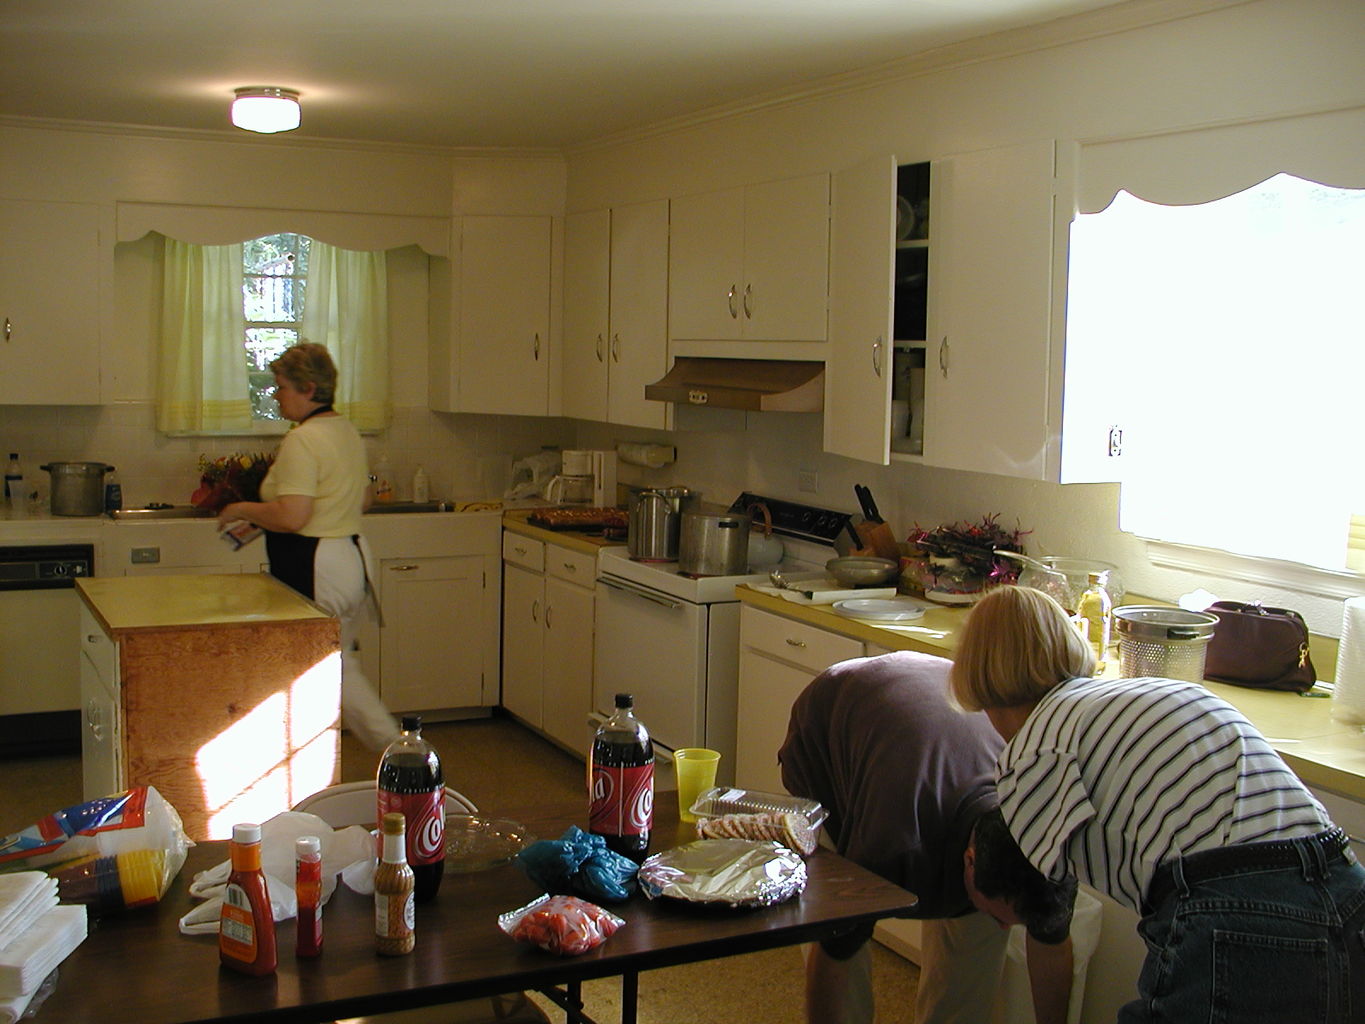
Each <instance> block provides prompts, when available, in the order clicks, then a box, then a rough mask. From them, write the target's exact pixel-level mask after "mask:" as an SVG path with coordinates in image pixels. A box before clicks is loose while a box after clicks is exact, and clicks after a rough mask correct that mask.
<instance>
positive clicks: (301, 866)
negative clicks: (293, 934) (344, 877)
mask: <svg viewBox="0 0 1365 1024" xmlns="http://www.w3.org/2000/svg"><path fill="white" fill-rule="evenodd" d="M294 896H295V898H296V899H297V900H298V904H299V913H298V938H297V940H296V942H295V946H294V952H295V954H296V955H298V956H318V955H320V954H321V953H322V841H321V840H320V839H318V837H317V836H300V837H299V838H298V839H296V840H295V841H294Z"/></svg>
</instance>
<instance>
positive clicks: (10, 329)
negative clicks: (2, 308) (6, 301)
mask: <svg viewBox="0 0 1365 1024" xmlns="http://www.w3.org/2000/svg"><path fill="white" fill-rule="evenodd" d="M13 333H14V325H13V324H12V323H10V322H9V317H5V340H6V341H9V339H10V335H12V334H13Z"/></svg>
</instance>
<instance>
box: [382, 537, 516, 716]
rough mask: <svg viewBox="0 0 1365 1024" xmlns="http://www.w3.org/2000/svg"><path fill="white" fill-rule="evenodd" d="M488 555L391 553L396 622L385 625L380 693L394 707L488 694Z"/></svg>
mask: <svg viewBox="0 0 1365 1024" xmlns="http://www.w3.org/2000/svg"><path fill="white" fill-rule="evenodd" d="M485 572H486V561H485V559H484V557H483V556H482V555H462V556H457V557H444V558H385V559H381V560H380V563H379V575H380V578H381V581H382V582H381V583H380V593H381V599H382V601H383V607H384V614H385V617H386V619H387V618H391V620H392V622H393V628H388V627H387V624H386V628H384V629H382V630H380V651H379V657H380V672H379V680H378V682H379V695H380V697H381V698H383V701H384V703H385V705H387V706H388V708H389V709H390V710H391V711H394V712H401V711H421V710H427V709H432V708H470V707H480V706H482V705H485V704H487V703H489V701H487V700H485V699H484V682H485V677H484V663H483V658H482V657H480V656H479V655H480V652H481V651H482V650H483V647H484V644H485V638H486V636H487V635H488V629H489V627H490V626H492V625H494V624H495V623H496V621H497V620H496V618H494V619H493V620H492V622H490V621H489V616H488V615H486V614H483V613H482V611H481V609H482V608H483V606H484V605H485V603H486V602H485V600H484V595H485V591H486V589H487V588H486V586H485V582H484V576H485Z"/></svg>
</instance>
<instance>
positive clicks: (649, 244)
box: [563, 200, 670, 430]
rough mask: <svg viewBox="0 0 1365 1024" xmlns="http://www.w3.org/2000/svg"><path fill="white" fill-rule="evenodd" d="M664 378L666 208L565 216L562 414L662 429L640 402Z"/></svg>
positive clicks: (651, 406)
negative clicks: (564, 383) (647, 389)
mask: <svg viewBox="0 0 1365 1024" xmlns="http://www.w3.org/2000/svg"><path fill="white" fill-rule="evenodd" d="M667 370H668V203H667V202H666V201H664V200H657V201H654V202H647V203H634V204H631V205H628V206H618V207H615V208H613V209H611V210H591V211H586V212H583V213H575V214H570V215H569V216H568V217H567V218H565V226H564V380H565V382H566V383H567V384H568V385H569V386H568V387H566V388H564V396H563V412H564V415H566V416H573V417H577V418H579V419H587V420H597V421H599V422H606V423H619V424H624V425H626V426H634V427H653V428H656V429H660V430H663V429H666V428H667V427H668V426H669V422H668V413H669V411H670V406H669V405H667V404H666V403H662V402H653V401H648V400H646V399H645V395H644V391H645V385H646V384H652V383H653V382H654V381H656V380H658V379H659V378H660V377H662V376H663V375H664V373H665V372H667Z"/></svg>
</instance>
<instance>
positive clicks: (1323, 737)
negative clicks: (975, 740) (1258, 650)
mask: <svg viewBox="0 0 1365 1024" xmlns="http://www.w3.org/2000/svg"><path fill="white" fill-rule="evenodd" d="M735 593H736V596H737V597H738V598H739V600H740V601H741V602H742V603H744V604H746V605H750V606H752V607H754V608H760V609H762V610H763V611H767V612H772V613H773V614H776V615H782V616H785V617H787V618H789V619H795V620H797V621H799V622H805V623H808V624H810V625H812V626H816V627H818V628H820V629H824V630H828V631H829V632H831V633H838V634H839V635H841V636H847V637H852V638H853V639H855V640H861V641H862V642H864V643H870V644H878V645H880V646H882V647H885V648H888V649H890V650H901V651H921V652H923V653H926V654H937V655H939V656H941V657H945V658H951V657H952V656H953V648H954V643H955V635H956V633H957V631H958V630H960V629H961V628H962V626H963V624H964V623H965V622H966V621H967V616H968V615H969V614H970V609H969V608H966V607H944V606H936V607H934V608H930V609H929V610H928V611H926V612H925V614H924V617H923V618H922V619H917V620H915V621H914V622H908V623H903V624H888V625H880V624H875V623H871V622H863V621H859V620H856V619H850V618H847V617H845V616H842V615H839V614H838V613H837V612H835V611H833V610H832V609H831V608H829V607H828V606H826V605H804V604H796V603H794V602H792V601H787V600H784V599H783V598H780V597H776V596H774V595H771V594H765V593H763V592H761V591H758V590H755V589H753V588H751V587H748V586H739V587H736V588H735ZM1108 671H1109V673H1112V674H1117V666H1116V665H1111V667H1110V668H1109V670H1108ZM1204 685H1205V686H1207V687H1208V688H1209V690H1211V691H1212V692H1213V693H1216V694H1217V695H1218V696H1220V697H1222V698H1223V699H1224V700H1226V701H1227V702H1228V703H1230V704H1232V705H1233V706H1234V707H1236V708H1237V709H1238V710H1240V711H1241V712H1242V713H1243V714H1244V715H1246V716H1247V718H1248V719H1249V720H1250V721H1251V723H1252V724H1253V725H1255V726H1256V728H1257V729H1259V730H1260V731H1261V733H1262V734H1263V735H1264V736H1265V737H1266V738H1267V739H1268V740H1270V742H1271V744H1272V745H1273V746H1274V747H1275V749H1276V751H1278V752H1279V754H1280V756H1281V757H1283V758H1284V760H1285V762H1286V763H1287V764H1288V765H1289V766H1290V768H1292V769H1293V770H1294V771H1295V773H1297V774H1298V776H1299V778H1301V779H1302V780H1303V781H1304V782H1305V783H1307V784H1308V785H1310V786H1318V787H1322V788H1324V789H1328V790H1331V791H1333V792H1335V793H1340V794H1342V795H1343V796H1346V797H1349V798H1350V799H1352V800H1357V801H1361V802H1365V732H1362V730H1361V728H1360V727H1359V726H1352V725H1347V724H1346V723H1343V722H1339V721H1337V720H1336V719H1335V718H1333V717H1332V702H1331V700H1325V699H1322V698H1321V697H1303V696H1300V695H1299V694H1296V693H1283V692H1277V691H1272V690H1253V689H1248V688H1247V687H1243V686H1231V685H1228V684H1226V683H1216V682H1212V681H1206V682H1205V683H1204Z"/></svg>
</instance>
